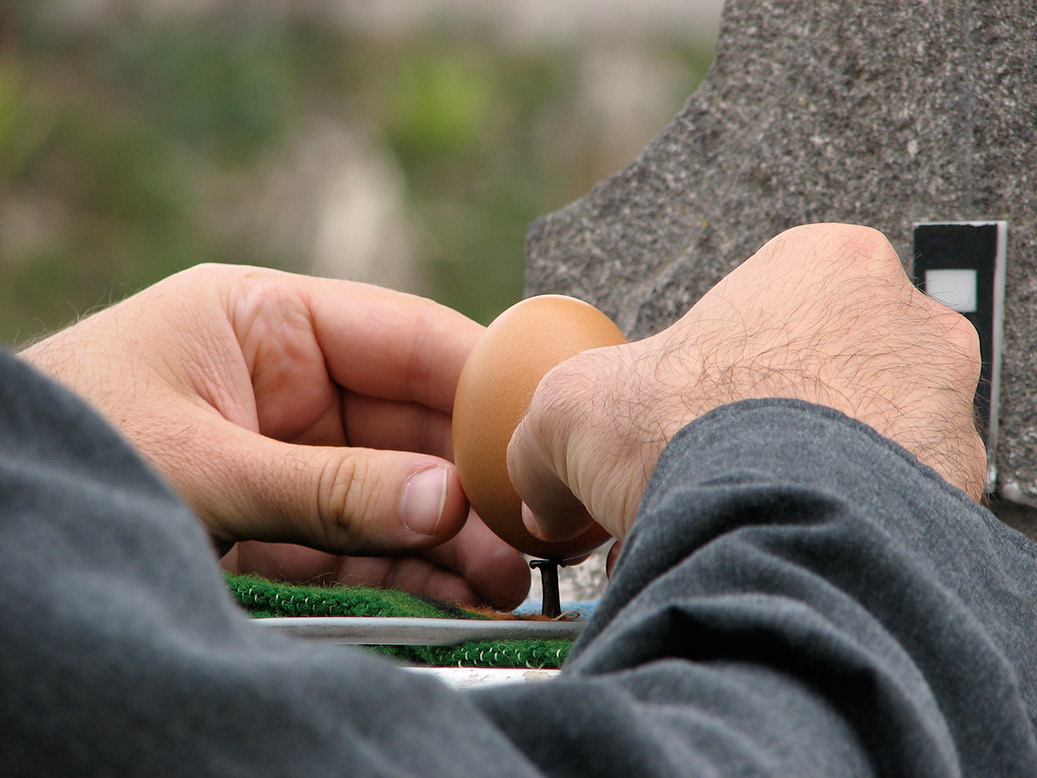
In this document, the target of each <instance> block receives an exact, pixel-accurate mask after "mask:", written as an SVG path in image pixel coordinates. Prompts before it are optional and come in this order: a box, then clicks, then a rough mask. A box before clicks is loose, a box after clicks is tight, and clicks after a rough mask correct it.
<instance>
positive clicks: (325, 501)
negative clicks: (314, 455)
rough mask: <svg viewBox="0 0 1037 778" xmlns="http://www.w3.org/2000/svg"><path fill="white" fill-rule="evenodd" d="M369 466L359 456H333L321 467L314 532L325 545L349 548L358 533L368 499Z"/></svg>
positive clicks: (314, 514) (327, 546)
mask: <svg viewBox="0 0 1037 778" xmlns="http://www.w3.org/2000/svg"><path fill="white" fill-rule="evenodd" d="M365 470H366V466H365V464H364V462H363V460H362V459H361V458H360V457H355V456H341V457H332V458H330V459H329V460H328V461H327V462H326V463H324V464H323V465H322V466H321V471H320V476H319V478H318V482H317V489H316V500H317V505H316V510H315V511H313V512H312V515H313V516H315V517H316V520H317V521H316V526H315V527H313V528H312V530H313V533H314V534H315V536H316V538H317V539H318V541H319V542H321V543H322V545H323V546H324V547H326V548H348V547H350V546H351V545H352V543H353V540H354V539H355V538H356V536H357V535H358V534H359V529H360V528H359V526H358V525H359V524H360V523H361V522H362V517H363V516H364V515H365V511H364V510H363V508H364V503H365V502H366V500H367V497H366V496H365V493H366V492H367V490H366V489H365V488H364V484H365V483H366V478H365Z"/></svg>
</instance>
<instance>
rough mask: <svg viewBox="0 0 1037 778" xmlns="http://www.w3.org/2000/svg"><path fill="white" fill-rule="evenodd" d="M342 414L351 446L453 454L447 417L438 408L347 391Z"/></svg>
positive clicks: (447, 457) (445, 457)
mask: <svg viewBox="0 0 1037 778" xmlns="http://www.w3.org/2000/svg"><path fill="white" fill-rule="evenodd" d="M342 415H343V418H344V419H345V426H346V429H347V430H348V431H349V444H350V445H351V446H360V447H362V448H383V449H391V450H394V451H417V452H420V453H422V454H432V455H434V456H438V457H442V458H443V459H451V458H452V457H453V445H452V443H451V432H450V416H449V415H448V414H446V413H443V412H441V411H436V410H432V409H430V408H427V407H425V406H424V405H418V404H417V403H405V402H394V401H391V400H382V399H379V398H376V397H367V396H364V395H358V394H354V393H352V392H349V393H347V394H346V395H345V397H344V398H343V401H342Z"/></svg>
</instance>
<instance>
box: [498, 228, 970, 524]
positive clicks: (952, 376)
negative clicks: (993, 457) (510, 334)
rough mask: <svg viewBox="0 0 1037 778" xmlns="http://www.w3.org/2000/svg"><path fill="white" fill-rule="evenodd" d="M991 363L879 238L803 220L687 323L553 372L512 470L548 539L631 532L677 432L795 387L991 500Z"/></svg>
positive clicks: (519, 440) (960, 320) (512, 456)
mask: <svg viewBox="0 0 1037 778" xmlns="http://www.w3.org/2000/svg"><path fill="white" fill-rule="evenodd" d="M979 366H980V359H979V341H978V336H977V334H976V331H975V330H974V329H973V327H972V325H971V324H969V322H968V321H967V320H966V319H965V318H964V317H962V316H961V315H959V314H958V313H955V312H954V311H952V310H950V309H949V308H946V307H944V306H943V305H941V304H940V303H938V302H936V301H934V300H932V299H931V298H929V297H926V296H925V295H924V294H922V293H921V292H919V291H918V290H917V289H916V288H915V287H914V286H913V285H912V284H911V281H910V280H909V279H908V277H907V275H906V274H905V273H904V270H903V267H902V265H901V263H900V260H899V259H898V258H897V255H896V252H895V251H894V250H893V248H892V246H891V245H890V244H889V242H888V241H887V240H886V239H885V238H884V237H883V236H882V235H881V234H880V233H878V232H876V231H874V230H871V229H868V228H864V227H856V226H848V225H836V224H821V225H811V226H806V227H798V228H795V229H792V230H788V231H787V232H784V233H782V234H781V235H779V236H778V237H776V238H774V239H773V240H771V241H770V242H768V243H767V244H766V245H765V246H764V247H763V248H762V249H760V251H758V252H757V253H756V254H755V255H754V256H753V257H751V258H750V259H749V260H747V261H746V262H745V263H743V264H742V265H741V266H739V267H738V268H736V269H735V270H734V271H733V272H732V273H731V274H730V275H728V276H727V277H726V278H724V279H723V280H722V281H721V282H720V283H719V284H717V285H716V286H715V287H714V288H713V289H711V290H710V291H709V292H708V293H707V294H706V295H705V296H704V297H703V298H702V299H701V300H699V302H698V303H697V304H696V305H695V306H694V307H693V308H692V309H691V310H690V311H689V312H688V313H687V314H685V316H684V317H683V318H681V319H680V320H679V321H678V322H676V323H675V324H674V325H673V326H671V327H669V328H667V329H666V330H663V331H662V332H660V333H658V334H657V335H654V336H652V337H649V338H646V339H644V340H642V341H638V342H636V343H631V344H629V345H624V346H614V347H610V348H604V349H596V350H594V351H589V352H585V353H583V354H580V355H577V356H576V357H574V358H572V359H570V360H568V361H566V362H564V363H562V364H561V365H559V366H558V367H557V368H555V369H554V370H553V371H552V372H550V373H548V375H547V376H545V378H544V380H543V381H542V382H541V383H540V385H539V387H538V388H537V391H536V393H535V394H534V396H533V401H532V404H531V405H530V408H529V412H528V413H527V415H526V416H525V418H524V419H523V420H522V422H521V424H520V425H519V427H518V429H517V430H516V431H515V434H514V436H513V437H512V440H511V445H510V447H509V449H508V464H509V470H510V474H511V477H512V480H513V482H514V484H515V486H516V489H517V490H518V492H519V494H520V495H521V496H522V497H523V500H524V501H525V503H526V504H527V505H528V506H529V510H530V511H531V513H532V516H533V517H535V518H534V520H535V530H536V532H537V534H539V535H540V536H541V537H543V538H544V539H546V540H564V539H566V538H569V537H573V536H575V535H576V534H578V533H579V532H581V531H583V529H584V528H585V527H586V526H587V525H588V523H589V521H590V520H591V519H592V518H593V519H594V520H596V521H597V522H598V523H600V524H602V525H603V526H604V527H605V528H606V529H607V530H609V531H610V532H611V533H612V534H613V535H614V536H615V537H617V538H619V539H622V538H624V537H625V536H626V534H627V532H628V531H629V530H630V527H631V525H632V523H633V521H634V515H635V512H636V509H637V506H638V504H639V502H640V500H641V496H642V494H643V493H644V490H645V487H646V486H647V483H648V479H649V478H650V476H651V473H652V470H653V468H654V466H655V462H656V460H657V458H658V456H659V454H660V453H661V451H662V449H663V448H664V447H665V445H666V444H667V442H668V441H669V440H670V438H672V437H673V435H674V434H676V433H677V431H678V430H680V429H681V428H682V427H684V426H685V425H686V424H688V423H689V422H691V421H692V420H694V419H696V418H698V417H700V416H702V415H703V414H705V413H707V412H708V411H710V410H713V409H714V408H717V407H720V406H722V405H726V404H728V403H733V402H737V401H739V400H748V399H754V398H769V397H783V398H794V399H799V400H804V401H807V402H811V403H817V404H820V405H825V406H828V407H831V408H834V409H836V410H838V411H841V412H842V413H844V414H846V415H847V416H850V417H852V418H855V419H858V420H860V421H862V422H864V423H865V424H868V425H870V426H871V427H873V428H874V429H875V430H877V431H878V432H879V433H880V434H882V435H885V436H886V437H888V438H891V439H892V440H894V441H895V442H897V443H899V444H900V445H901V446H903V447H904V448H905V449H907V450H908V451H910V452H911V453H913V454H914V455H915V456H916V457H918V459H919V460H920V461H921V462H923V463H924V464H926V465H929V466H930V467H932V468H933V469H934V470H936V471H937V472H938V473H939V474H940V475H941V476H943V477H944V478H945V479H946V480H947V481H948V482H950V483H951V484H953V485H955V486H957V487H959V488H960V489H962V490H963V491H965V492H966V493H967V494H968V495H969V496H970V497H971V498H972V499H974V500H978V499H979V498H980V497H981V495H982V491H983V486H984V482H985V463H986V454H985V452H984V449H983V444H982V441H981V439H980V437H979V435H978V434H977V432H976V428H975V423H974V420H973V406H972V403H973V396H974V393H975V389H976V382H977V380H978V377H979ZM528 518H530V517H528V516H527V519H528Z"/></svg>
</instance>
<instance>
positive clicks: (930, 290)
mask: <svg viewBox="0 0 1037 778" xmlns="http://www.w3.org/2000/svg"><path fill="white" fill-rule="evenodd" d="M925 293H926V294H927V295H929V296H930V297H932V298H933V299H934V300H939V301H940V302H941V303H943V304H944V305H946V306H947V307H948V308H951V309H953V310H955V311H957V312H958V313H972V312H974V311H975V310H976V303H977V292H976V271H975V270H926V271H925Z"/></svg>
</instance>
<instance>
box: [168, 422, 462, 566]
mask: <svg viewBox="0 0 1037 778" xmlns="http://www.w3.org/2000/svg"><path fill="white" fill-rule="evenodd" d="M202 423H205V424H207V425H211V426H213V427H215V429H213V430H212V431H211V433H210V434H201V435H200V434H189V435H184V436H183V437H182V438H180V440H181V442H183V441H185V440H189V441H191V444H194V445H195V446H199V447H201V446H204V449H205V450H204V451H198V452H184V451H183V450H182V449H181V450H179V451H177V452H175V453H171V454H170V456H169V459H168V460H166V461H165V462H159V467H160V469H161V470H163V472H165V474H166V475H167V478H169V480H170V481H171V483H172V485H173V486H174V488H176V489H177V490H178V491H179V492H180V494H181V495H182V496H183V497H184V498H185V499H186V500H187V501H188V502H189V503H191V505H192V506H193V507H194V508H195V510H196V511H197V512H198V514H199V516H200V517H201V518H202V520H203V521H205V523H206V524H207V525H208V526H209V529H210V531H211V532H212V533H213V535H214V536H216V538H218V539H220V540H225V541H237V540H245V539H253V540H266V541H280V542H291V543H300V544H303V545H307V546H311V547H313V548H319V549H321V550H324V551H330V552H333V553H338V554H354V555H360V554H362V555H380V554H398V553H403V552H409V551H416V550H421V549H424V548H428V547H431V546H434V545H437V544H439V543H442V542H443V541H445V540H447V539H449V538H451V537H452V536H454V535H455V534H456V533H457V532H458V531H459V530H460V529H461V527H462V526H463V524H464V522H465V518H466V516H467V512H468V502H467V499H466V498H465V496H464V492H463V491H462V489H461V484H460V482H459V481H458V479H457V472H456V470H455V468H454V466H453V464H451V463H450V462H448V461H446V460H444V459H440V458H439V457H435V456H431V455H427V454H416V453H411V452H399V451H382V450H376V449H364V448H349V447H338V446H302V445H295V444H291V443H283V442H281V441H278V440H274V439H272V438H267V437H264V436H262V435H259V434H258V433H255V432H251V431H249V430H246V429H243V428H241V427H238V426H237V425H234V424H232V423H231V422H227V421H225V420H223V419H206V420H204V422H202ZM200 441H204V443H203V444H202V443H199V442H200ZM152 451H154V447H152Z"/></svg>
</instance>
